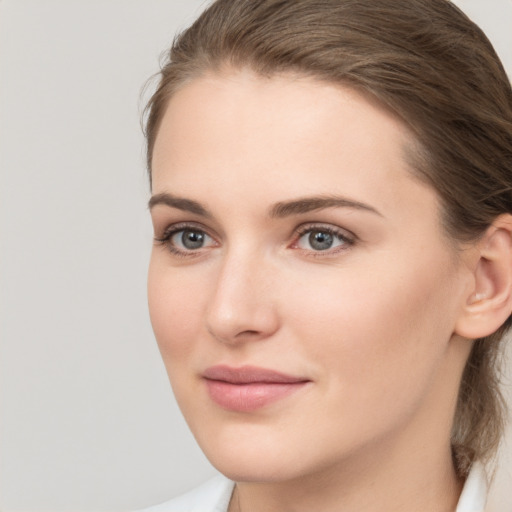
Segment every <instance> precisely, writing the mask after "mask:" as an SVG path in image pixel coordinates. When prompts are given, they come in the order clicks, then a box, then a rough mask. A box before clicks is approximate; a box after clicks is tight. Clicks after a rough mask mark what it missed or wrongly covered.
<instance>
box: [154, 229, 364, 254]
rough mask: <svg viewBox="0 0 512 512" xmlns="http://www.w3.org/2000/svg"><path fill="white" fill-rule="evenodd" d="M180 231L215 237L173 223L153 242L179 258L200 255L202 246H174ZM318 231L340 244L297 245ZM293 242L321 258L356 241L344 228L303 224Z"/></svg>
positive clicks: (306, 251) (203, 231)
mask: <svg viewBox="0 0 512 512" xmlns="http://www.w3.org/2000/svg"><path fill="white" fill-rule="evenodd" d="M181 231H192V232H197V233H203V234H205V235H206V236H208V237H209V238H211V239H212V240H215V237H213V236H211V235H210V234H209V233H208V231H207V230H206V229H205V228H204V227H202V226H200V225H196V224H190V223H184V224H175V225H173V226H170V227H169V228H167V229H166V231H165V232H164V233H163V235H162V236H161V237H156V236H155V238H154V241H155V243H157V244H159V245H162V246H165V247H166V248H167V250H168V251H169V252H170V253H171V254H172V255H173V256H176V257H179V258H194V257H198V256H201V254H202V253H203V251H202V250H201V249H202V248H199V249H197V250H193V249H189V250H181V249H178V248H177V247H175V246H174V245H173V244H172V243H171V239H172V237H173V236H174V235H176V234H177V233H180V232H181ZM314 231H318V232H321V233H327V234H328V235H330V236H333V237H335V238H337V239H338V240H339V241H341V242H342V245H341V246H336V247H335V248H334V249H330V248H329V249H326V250H325V251H322V250H318V251H315V250H313V249H303V248H300V247H298V244H299V242H300V239H301V238H302V237H303V236H305V235H307V234H308V233H311V232H314ZM292 236H293V242H292V243H291V244H290V245H288V247H291V248H293V249H297V250H299V251H301V252H303V253H304V254H306V255H307V256H310V257H314V258H321V257H329V256H333V255H337V254H338V253H340V252H343V251H347V250H348V249H350V247H352V246H353V245H354V244H355V243H356V242H357V237H356V236H355V235H354V234H353V233H350V232H347V231H346V230H342V229H339V228H335V227H334V226H328V225H325V224H305V225H302V226H300V227H299V228H297V229H296V230H295V231H294V233H293V235H292Z"/></svg>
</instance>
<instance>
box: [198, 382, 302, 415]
mask: <svg viewBox="0 0 512 512" xmlns="http://www.w3.org/2000/svg"><path fill="white" fill-rule="evenodd" d="M307 383H308V382H307V381H304V382H292V383H288V382H285V383H283V382H253V383H250V384H232V383H230V382H224V381H220V380H210V379H206V386H207V388H208V393H209V395H210V398H211V399H212V400H213V401H214V402H215V403H216V404H217V405H220V406H221V407H222V408H223V409H227V410H230V411H237V412H250V411H255V410H257V409H260V408H262V407H265V406H266V405H268V404H271V403H272V402H276V401H278V400H281V399H283V398H285V397H287V396H289V395H291V394H292V393H295V392H296V391H299V390H300V389H302V388H303V387H304V386H305V385H306V384H307Z"/></svg>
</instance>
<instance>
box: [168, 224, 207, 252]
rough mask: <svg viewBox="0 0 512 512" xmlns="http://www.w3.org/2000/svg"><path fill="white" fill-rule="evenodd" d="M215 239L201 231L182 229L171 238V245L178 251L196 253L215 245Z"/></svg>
mask: <svg viewBox="0 0 512 512" xmlns="http://www.w3.org/2000/svg"><path fill="white" fill-rule="evenodd" d="M213 243H214V241H213V238H212V237H211V236H209V235H207V234H206V233H205V232H204V231H201V230H199V229H180V230H179V231H175V232H174V233H172V234H171V236H170V237H169V244H170V245H171V246H173V247H174V248H176V249H178V250H184V251H194V250H197V249H203V248H204V247H209V246H211V245H213Z"/></svg>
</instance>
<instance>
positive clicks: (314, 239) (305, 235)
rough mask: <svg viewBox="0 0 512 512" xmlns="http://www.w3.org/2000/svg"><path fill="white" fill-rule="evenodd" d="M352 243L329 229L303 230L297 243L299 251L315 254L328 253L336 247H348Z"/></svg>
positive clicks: (344, 236)
mask: <svg viewBox="0 0 512 512" xmlns="http://www.w3.org/2000/svg"><path fill="white" fill-rule="evenodd" d="M352 243H353V241H352V240H351V239H349V238H348V237H347V236H346V235H344V234H342V233H339V232H337V231H335V230H333V229H331V228H326V227H318V228H308V229H306V230H303V231H302V233H301V234H300V238H299V239H298V241H297V247H298V248H299V249H306V250H310V251H311V250H312V251H316V252H321V251H328V250H329V249H335V248H337V247H342V246H344V245H345V246H349V245H351V244H352Z"/></svg>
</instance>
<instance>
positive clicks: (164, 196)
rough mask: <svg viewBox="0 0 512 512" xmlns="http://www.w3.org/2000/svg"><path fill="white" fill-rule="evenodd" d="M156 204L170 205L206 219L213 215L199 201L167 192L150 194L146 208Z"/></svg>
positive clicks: (151, 207)
mask: <svg viewBox="0 0 512 512" xmlns="http://www.w3.org/2000/svg"><path fill="white" fill-rule="evenodd" d="M158 204H163V205H165V206H170V207H171V208H177V209H178V210H183V211H185V212H190V213H193V214H195V215H200V216H201V217H206V218H208V219H211V218H212V217H213V215H212V214H211V213H210V212H209V211H208V210H207V209H206V208H205V207H204V206H203V205H202V204H201V203H198V202H197V201H193V200H192V199H185V198H184V197H177V196H173V195H172V194H169V193H167V192H163V193H161V194H155V195H154V196H152V197H151V199H150V200H149V202H148V208H149V209H150V210H151V209H153V208H154V207H155V206H156V205H158Z"/></svg>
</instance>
